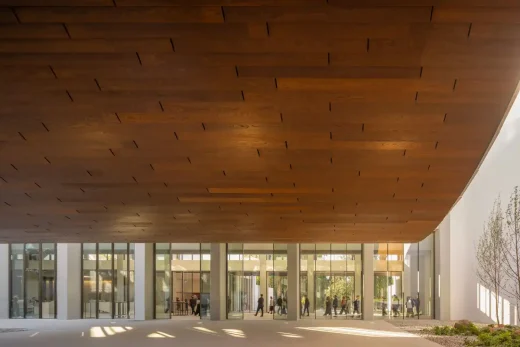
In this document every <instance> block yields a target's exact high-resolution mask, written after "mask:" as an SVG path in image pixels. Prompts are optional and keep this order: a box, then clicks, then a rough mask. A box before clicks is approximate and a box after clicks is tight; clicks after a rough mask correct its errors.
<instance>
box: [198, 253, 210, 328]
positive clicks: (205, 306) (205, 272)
mask: <svg viewBox="0 0 520 347" xmlns="http://www.w3.org/2000/svg"><path fill="white" fill-rule="evenodd" d="M210 271H211V244H210V243H201V244H200V302H201V305H200V306H201V311H200V318H201V319H210V303H211V295H210V293H211V277H210Z"/></svg>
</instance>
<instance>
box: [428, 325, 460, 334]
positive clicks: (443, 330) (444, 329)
mask: <svg viewBox="0 0 520 347" xmlns="http://www.w3.org/2000/svg"><path fill="white" fill-rule="evenodd" d="M432 332H433V333H434V334H435V335H439V336H451V335H455V329H454V328H452V327H450V326H447V325H444V326H436V327H433V330H432Z"/></svg>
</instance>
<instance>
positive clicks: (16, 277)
mask: <svg viewBox="0 0 520 347" xmlns="http://www.w3.org/2000/svg"><path fill="white" fill-rule="evenodd" d="M9 253H10V255H9V257H10V276H9V280H10V281H9V284H10V303H9V307H10V310H9V311H10V312H9V316H10V317H11V318H56V307H57V306H56V304H57V302H56V244H54V243H25V244H23V243H14V244H11V245H10V246H9Z"/></svg>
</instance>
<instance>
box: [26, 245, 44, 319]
mask: <svg viewBox="0 0 520 347" xmlns="http://www.w3.org/2000/svg"><path fill="white" fill-rule="evenodd" d="M40 259H41V258H40V245H39V244H37V243H26V244H25V257H24V261H25V318H39V317H40Z"/></svg>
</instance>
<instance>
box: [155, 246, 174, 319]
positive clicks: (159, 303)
mask: <svg viewBox="0 0 520 347" xmlns="http://www.w3.org/2000/svg"><path fill="white" fill-rule="evenodd" d="M170 276H171V271H170V244H169V243H156V244H155V318H156V319H161V318H170V282H171V278H170Z"/></svg>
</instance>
